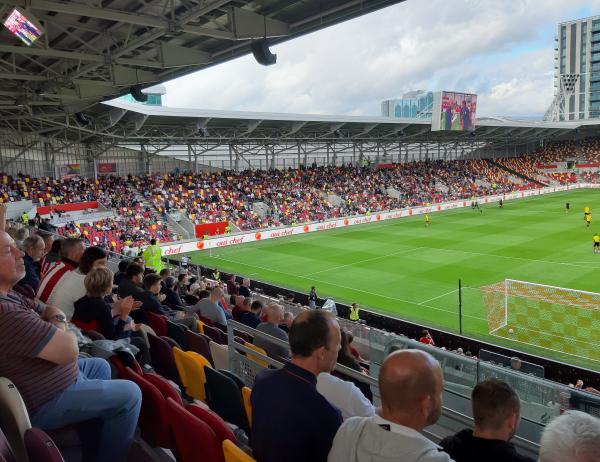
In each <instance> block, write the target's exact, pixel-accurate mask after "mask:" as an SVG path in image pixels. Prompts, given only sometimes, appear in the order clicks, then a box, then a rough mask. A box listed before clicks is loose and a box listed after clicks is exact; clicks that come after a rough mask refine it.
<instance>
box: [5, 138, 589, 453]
mask: <svg viewBox="0 0 600 462" xmlns="http://www.w3.org/2000/svg"><path fill="white" fill-rule="evenodd" d="M582 146H584V148H583V150H581V149H580V150H579V151H577V152H584V153H585V155H586V157H585V158H579V159H576V160H577V161H578V162H580V163H593V162H595V161H596V160H597V159H598V157H600V156H598V154H597V150H598V147H599V146H600V143H598V142H597V141H595V140H586V141H585V142H584V143H582ZM573 149H574V148H573V146H571V144H569V143H561V144H558V145H557V144H550V145H548V146H547V147H546V149H545V150H544V151H536V153H535V154H534V155H531V156H519V157H511V158H495V159H494V160H493V161H491V160H481V159H479V160H458V161H457V160H455V161H445V160H438V161H422V162H411V163H403V164H395V165H392V166H391V168H380V169H377V168H357V167H352V166H344V167H311V168H306V169H297V170H276V171H260V172H253V173H254V174H253V175H249V174H248V173H249V172H240V173H233V172H219V173H201V174H194V173H189V172H184V173H180V174H177V173H172V174H161V175H145V176H130V177H127V178H117V177H104V178H101V179H99V180H94V181H91V180H85V179H80V180H76V181H71V180H69V181H67V180H61V181H58V180H49V179H42V178H33V177H30V176H25V175H19V176H16V177H11V176H8V175H5V176H4V177H3V178H4V181H3V184H2V185H1V188H2V190H1V194H2V200H3V201H4V202H11V203H12V202H18V201H20V200H25V199H28V200H33V201H34V203H35V204H36V205H37V206H40V207H42V206H45V205H48V204H50V205H52V206H53V207H54V211H53V213H52V217H53V218H56V217H58V218H62V219H63V220H62V222H60V220H58V221H57V223H56V224H55V225H54V226H56V228H57V230H58V232H57V234H58V235H59V236H65V237H66V236H81V237H84V238H85V240H86V241H87V243H88V244H96V245H99V246H101V247H104V248H107V249H110V250H112V251H116V252H123V251H124V249H125V248H127V247H130V248H133V247H142V246H144V245H146V244H147V243H148V242H149V240H150V239H151V238H158V239H159V240H161V241H162V242H166V241H167V242H168V241H169V240H170V239H173V238H174V237H175V236H174V235H172V233H171V230H170V229H169V228H168V227H167V225H166V221H165V218H164V216H165V213H166V212H167V210H166V209H165V204H166V202H165V201H168V203H169V207H170V208H172V209H178V208H181V209H182V210H184V211H185V213H186V214H187V216H188V217H189V219H190V221H191V222H192V223H194V224H199V223H204V222H210V221H227V222H230V223H231V224H232V225H233V226H234V227H235V228H237V229H240V230H244V229H261V228H265V227H272V226H278V225H282V224H288V225H289V224H292V223H302V222H305V221H315V220H317V221H318V220H324V219H328V218H334V217H341V216H351V215H353V214H365V213H369V212H371V211H380V210H390V209H395V208H399V207H405V206H414V205H423V204H427V203H435V202H441V201H447V200H455V199H467V198H469V197H471V196H473V195H477V196H481V195H486V194H492V193H499V192H510V191H515V190H525V189H532V188H538V187H540V185H541V183H543V182H544V181H548V182H552V181H555V182H556V183H574V182H580V181H586V182H598V180H599V179H600V176H599V174H598V172H597V171H594V170H589V171H578V172H568V171H558V172H548V171H547V170H548V169H545V168H541V167H540V166H541V165H542V164H541V163H540V162H542V161H543V162H545V163H548V162H556V163H561V162H567V161H570V160H572V159H571V156H572V155H573V152H575V151H574V150H573ZM507 172H508V173H511V172H512V173H511V174H507ZM365 179H367V181H365ZM140 196H142V197H143V199H144V201H147V203H148V204H149V205H143V203H142V201H140V200H139V197H140ZM336 198H337V199H339V200H336ZM94 201H96V202H99V203H100V204H101V205H102V207H104V209H106V210H111V211H112V212H114V215H113V216H111V217H105V216H102V217H101V218H100V219H97V220H92V221H91V222H87V221H85V220H84V219H82V218H81V217H79V216H78V217H77V218H76V219H77V220H78V221H77V222H75V221H69V220H68V219H66V220H65V218H68V217H65V215H66V213H63V212H62V211H61V210H60V206H61V205H64V204H73V203H79V202H94ZM253 202H263V203H264V204H266V206H267V210H268V212H267V213H266V214H265V215H264V216H261V215H259V214H258V213H256V212H255V211H254V210H253V208H252V204H253ZM59 215H60V216H59ZM42 219H43V216H40V217H37V216H36V217H34V218H33V219H32V220H31V221H30V222H29V223H28V225H29V228H27V227H24V224H23V223H19V222H18V221H17V222H15V221H10V222H9V223H8V226H7V229H8V230H9V232H10V233H11V234H12V235H14V236H15V237H17V238H19V242H20V243H22V242H23V240H24V238H25V236H26V235H27V234H32V235H35V234H36V233H40V235H42V236H44V233H47V231H46V230H45V229H44V228H43V220H42ZM36 226H39V227H40V228H39V229H38V228H37V227H36ZM26 229H29V231H25V230H26ZM223 231H224V230H223ZM46 250H48V249H44V252H45V251H46ZM114 263H115V262H113V264H114ZM190 270H191V268H190ZM180 271H184V272H185V271H186V270H185V269H181V270H180ZM224 277H225V276H224ZM227 277H228V276H227ZM180 279H181V285H180V287H178V290H179V293H180V294H183V295H184V296H185V297H192V299H193V300H196V299H194V298H193V297H194V295H197V294H198V293H199V292H198V291H199V290H200V289H202V290H204V289H210V288H211V287H212V286H215V285H217V284H218V283H219V281H210V280H207V279H202V280H201V281H200V283H199V284H197V287H196V288H195V289H194V290H191V284H192V283H191V282H188V281H187V279H186V278H180ZM228 282H231V281H228ZM81 284H83V280H82V281H81ZM230 285H231V288H230V290H231V291H232V292H235V290H237V285H236V284H230ZM221 287H222V288H224V289H226V288H229V285H227V286H226V285H225V284H221ZM251 298H252V299H253V300H261V301H262V302H263V304H264V305H265V306H269V305H273V304H274V303H280V304H282V305H283V306H284V308H285V311H286V312H289V313H291V315H292V316H295V315H298V314H299V313H301V312H303V311H304V310H306V309H307V307H303V306H299V305H298V304H294V303H293V302H286V301H282V300H277V299H272V298H269V297H266V296H263V295H261V294H258V293H256V292H252V293H251ZM229 299H230V293H228V292H225V294H224V296H223V297H222V300H229ZM219 306H222V307H225V306H226V305H225V304H224V303H221V302H220V303H219ZM223 309H225V308H223ZM149 323H150V324H151V325H152V327H153V328H154V332H155V333H156V334H158V336H155V335H154V334H153V333H152V332H151V333H148V334H147V335H146V338H147V342H148V345H149V346H150V347H151V348H150V364H151V365H152V367H153V368H154V371H155V372H156V373H158V374H161V375H162V376H163V377H165V380H170V382H167V381H162V382H161V380H163V379H162V377H161V376H156V377H152V380H150V377H148V378H147V377H146V376H147V375H148V374H144V369H143V368H142V367H141V366H140V365H139V364H138V363H137V362H136V360H135V359H133V358H128V359H127V361H128V362H129V364H130V367H131V368H127V367H126V365H125V363H123V361H122V359H118V358H116V357H113V359H111V362H112V363H113V364H115V365H117V366H118V371H119V372H118V375H119V377H121V378H129V379H132V380H133V381H134V382H135V383H137V384H138V386H139V387H140V388H141V389H142V411H141V414H140V421H139V426H140V428H141V429H142V433H141V439H142V440H143V441H144V442H145V443H146V444H148V445H150V446H151V447H155V450H160V449H158V448H161V447H162V448H165V449H168V448H178V450H179V451H181V452H180V453H179V452H178V455H177V457H178V460H186V456H184V455H183V454H185V453H186V451H188V450H190V449H189V448H191V446H190V445H191V442H190V441H189V440H188V439H187V438H189V437H190V436H189V435H188V436H185V435H183V434H182V435H176V437H175V440H171V439H169V438H168V437H167V435H166V434H165V432H166V431H167V430H166V429H171V428H173V427H172V425H173V422H172V418H173V416H175V415H177V416H178V417H177V418H178V419H179V418H183V416H185V419H187V420H189V421H190V422H193V425H194V426H195V427H194V428H196V427H198V428H200V427H202V429H203V430H202V431H203V432H204V437H203V438H205V439H206V441H207V442H208V443H207V444H209V447H210V448H212V449H210V451H212V454H213V456H214V457H215V460H224V459H223V458H224V457H225V455H224V454H223V448H222V445H221V443H222V442H223V440H224V439H227V438H222V437H220V436H219V434H218V429H219V426H218V425H217V424H216V423H215V421H213V422H212V424H211V423H210V422H207V421H206V420H203V418H202V412H200V411H197V412H192V411H193V410H194V408H190V407H189V405H185V403H186V402H187V401H189V400H191V399H196V400H199V401H200V402H204V403H205V404H204V405H205V406H208V407H211V408H212V409H213V410H214V411H215V412H217V414H219V415H220V416H221V418H224V419H225V420H227V421H228V422H229V424H234V427H235V428H237V429H238V430H239V432H241V433H240V434H239V435H238V433H236V436H235V441H233V440H232V438H229V439H231V440H232V441H233V442H234V443H235V444H237V445H239V446H240V447H241V448H242V451H243V449H246V451H248V448H247V447H245V446H244V441H245V438H246V437H247V436H248V434H249V433H250V432H251V428H250V424H251V422H252V421H253V419H252V417H253V416H252V414H251V411H249V408H250V406H249V396H250V395H249V392H248V390H249V389H250V388H251V387H252V386H253V381H254V377H255V376H256V374H257V373H258V372H259V371H260V370H262V369H263V368H265V367H281V365H282V364H283V363H285V362H286V361H288V359H287V358H282V357H280V356H277V355H272V356H269V355H268V354H267V352H266V351H265V350H264V349H261V348H258V347H256V346H255V345H254V344H253V338H254V339H256V338H258V337H260V338H261V339H263V341H264V342H267V343H268V342H275V343H276V342H277V341H279V342H281V341H280V340H275V339H274V338H273V337H270V336H268V335H267V334H265V333H261V332H259V331H256V330H254V329H251V328H248V327H247V326H245V325H243V324H239V323H235V322H233V321H228V324H229V325H228V327H227V331H228V334H227V336H226V335H225V334H224V333H223V332H222V331H220V330H219V329H216V328H214V327H211V326H210V323H209V322H208V321H206V322H205V323H203V324H200V327H199V328H198V331H199V332H201V333H195V332H192V331H190V330H188V328H187V327H185V326H182V325H180V324H174V323H172V322H170V321H168V320H167V319H165V318H164V317H162V316H160V315H154V313H152V316H150V318H149ZM339 323H340V325H341V326H342V328H343V329H344V330H345V331H347V332H349V333H352V334H353V335H354V338H355V339H356V340H355V342H354V343H353V345H355V346H356V348H357V349H358V353H359V355H358V357H356V359H357V360H358V358H360V359H361V360H362V361H363V362H361V363H360V365H358V364H359V363H358V361H354V360H353V361H351V362H352V368H351V369H349V368H348V367H344V366H343V365H338V368H339V370H338V371H337V372H336V375H338V376H339V377H342V378H344V379H345V380H350V381H353V382H354V383H355V384H356V385H357V386H359V388H361V389H364V390H368V393H371V391H372V392H373V393H372V395H369V398H371V399H373V400H374V401H376V402H378V400H379V390H378V388H377V384H376V382H375V378H376V377H377V375H378V372H379V367H380V365H381V360H382V358H383V356H384V355H385V354H386V353H387V352H389V351H392V350H393V349H394V348H402V349H406V348H409V349H422V350H424V351H427V352H428V353H429V354H432V355H433V356H434V357H436V359H438V360H439V361H440V363H441V365H442V370H443V373H444V376H445V381H446V385H445V388H446V390H447V392H448V393H451V394H452V395H453V396H454V398H453V399H450V400H449V405H453V406H457V407H461V405H459V404H457V403H458V401H460V400H463V401H464V400H468V399H469V396H470V392H471V390H472V388H473V387H474V386H475V385H476V384H477V383H478V382H480V381H483V380H485V379H487V378H489V377H496V378H499V379H501V380H504V381H506V382H507V383H510V384H511V385H512V386H513V387H514V388H515V390H517V392H518V393H519V396H520V398H521V406H522V414H523V416H524V418H526V419H527V421H528V422H529V423H527V425H524V427H525V428H524V430H523V431H524V433H523V435H522V437H521V438H522V439H523V440H519V444H518V447H519V449H520V450H524V451H526V452H527V451H529V455H531V454H535V452H536V451H537V449H536V446H535V444H534V445H533V447H531V446H528V445H527V443H526V442H525V440H528V441H530V442H531V441H533V442H534V443H535V442H536V441H538V437H539V434H540V431H541V429H542V428H543V426H544V425H545V424H546V423H547V422H548V421H550V420H551V419H552V418H553V417H555V416H558V415H560V413H561V412H563V411H565V410H567V409H586V410H587V411H588V412H590V413H592V414H594V413H597V412H598V408H600V405H599V404H598V398H596V393H598V392H597V390H596V389H595V388H594V387H593V386H592V387H584V386H583V384H582V383H579V382H578V381H577V377H569V378H567V380H568V381H569V382H571V383H576V385H573V386H572V387H569V386H566V385H561V384H558V383H556V382H549V381H547V380H544V379H542V378H535V377H531V376H526V375H525V374H522V373H518V372H515V371H513V370H508V369H507V368H506V367H505V366H502V365H498V364H493V363H489V362H485V361H482V360H480V359H478V358H475V357H472V356H471V357H469V355H465V354H464V353H463V352H462V351H460V350H456V351H455V352H450V351H447V350H446V347H445V345H444V344H443V342H439V343H438V342H437V341H436V345H435V346H432V345H425V344H423V343H422V342H418V341H417V339H415V340H410V339H408V338H403V337H397V336H392V337H390V335H389V334H384V333H382V332H378V331H377V330H375V329H372V328H369V327H368V326H365V325H364V324H361V323H355V322H349V321H347V320H344V319H339ZM287 327H288V328H289V325H288V326H287ZM132 328H135V329H138V327H135V325H134V324H132ZM83 334H85V332H84V333H83ZM98 335H99V334H98ZM89 337H90V338H101V337H102V336H101V335H100V336H99V337H97V336H96V334H94V333H93V332H90V333H89ZM259 343H260V342H259ZM284 344H285V342H284ZM344 351H345V352H346V350H344ZM378 355H379V356H378ZM347 356H348V354H346V356H345V358H347ZM232 358H233V362H232ZM365 359H366V361H367V362H366V363H365V362H364V360H365ZM338 360H339V359H338ZM131 361H133V362H131ZM344 361H346V359H344ZM344 364H346V365H348V364H350V363H349V362H345V363H344ZM132 374H135V376H133V375H132ZM140 374H141V375H140ZM228 374H233V375H228ZM237 381H239V383H238V382H237ZM168 383H169V385H166V384H168ZM225 383H226V384H227V386H226V387H224V385H223V384H225ZM361 385H362V387H361ZM592 385H593V384H592ZM165 386H166V387H169V388H165ZM243 386H245V387H246V388H245V390H246V391H245V392H242V387H243ZM161 387H162V388H161ZM225 391H226V392H225ZM173 393H175V395H173ZM449 396H450V395H449ZM457 396H458V397H460V399H458V398H456V397H457ZM167 398H169V399H173V398H176V400H175V401H176V403H175V404H177V406H179V407H175V406H174V405H173V403H171V402H170V401H169V400H167ZM457 400H458V401H457ZM177 401H179V402H177ZM181 403H184V406H183V407H182V404H181ZM186 412H187V414H184V413H186ZM249 412H250V413H249ZM445 412H447V413H448V415H451V413H450V411H445ZM188 414H190V415H188ZM192 417H193V419H196V420H193V419H192ZM204 417H205V419H208V417H206V415H204ZM187 420H186V421H187ZM209 420H210V419H209ZM198 421H200V424H198ZM532 422H533V423H535V424H533V423H532ZM203 424H204V425H203ZM6 425H9V426H10V425H11V424H10V423H8V424H5V426H6ZM177 425H179V422H178V423H177ZM471 425H472V423H471ZM207 429H208V430H211V431H212V433H210V432H209V431H208V430H207ZM4 430H5V431H6V429H4ZM450 430H457V428H456V427H454V426H453V427H451V428H446V429H445V430H444V431H445V433H444V432H443V431H442V433H443V435H446V436H447V435H448V434H450ZM169 431H170V430H169ZM236 431H237V430H236ZM182 432H183V430H182ZM213 435H216V436H215V437H213ZM240 435H241V438H239V436H240ZM443 435H440V436H443ZM430 437H431V438H432V439H434V441H437V440H436V439H435V438H434V437H432V436H430ZM42 440H43V435H42ZM9 442H10V439H9ZM15 444H16V443H15ZM60 444H61V442H60V441H59V442H58V445H59V447H60ZM48 448H49V449H51V445H49V446H48ZM12 450H13V451H15V450H21V451H23V450H25V449H24V446H21V447H20V448H14V447H13V448H12ZM210 451H209V452H210ZM234 452H236V451H234ZM213 456H211V457H213ZM240 457H241V456H240ZM248 457H250V456H248ZM209 458H210V457H209ZM249 460H250V459H249Z"/></svg>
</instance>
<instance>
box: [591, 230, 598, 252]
mask: <svg viewBox="0 0 600 462" xmlns="http://www.w3.org/2000/svg"><path fill="white" fill-rule="evenodd" d="M592 241H593V242H594V253H600V234H598V233H596V234H594V237H592Z"/></svg>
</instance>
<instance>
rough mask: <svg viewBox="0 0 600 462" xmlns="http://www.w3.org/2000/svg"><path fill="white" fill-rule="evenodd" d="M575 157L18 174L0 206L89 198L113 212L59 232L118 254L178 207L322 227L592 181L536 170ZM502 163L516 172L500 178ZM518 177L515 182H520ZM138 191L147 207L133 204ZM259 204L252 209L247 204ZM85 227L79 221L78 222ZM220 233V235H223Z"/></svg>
mask: <svg viewBox="0 0 600 462" xmlns="http://www.w3.org/2000/svg"><path fill="white" fill-rule="evenodd" d="M567 159H568V160H571V159H578V160H579V161H585V162H592V163H593V162H598V161H600V139H598V138H588V139H585V140H582V141H580V142H579V143H577V144H576V143H575V142H571V141H561V142H553V143H548V144H547V145H545V146H544V147H542V148H540V149H538V150H536V151H535V152H533V153H532V154H531V155H522V156H517V157H504V158H502V157H500V158H495V159H494V162H490V161H488V160H485V159H476V160H452V161H447V160H435V161H418V162H407V163H400V164H393V165H391V166H390V168H376V166H374V165H370V166H368V167H357V166H353V165H351V164H350V165H345V166H331V167H317V166H316V165H313V166H312V167H309V168H304V167H303V168H298V169H291V168H290V169H285V170H260V171H254V170H246V171H242V172H232V171H222V172H208V171H206V172H201V173H192V172H183V173H168V174H150V175H142V176H133V175H129V176H128V177H114V176H105V177H100V178H98V179H95V180H94V179H86V178H79V177H75V178H69V179H65V180H54V179H50V178H34V177H31V176H29V175H26V174H18V175H16V176H14V177H13V176H10V175H6V174H0V179H1V182H0V202H7V201H18V200H22V199H30V200H32V201H33V202H34V203H35V204H36V205H39V206H43V205H52V206H54V209H55V212H57V211H58V213H59V214H60V205H61V204H66V203H73V202H84V201H98V202H100V203H101V204H102V205H103V206H105V207H107V208H108V209H111V210H113V211H114V213H115V216H113V217H109V218H103V219H101V220H99V221H95V222H92V223H80V222H74V221H73V222H70V223H67V225H66V226H61V227H59V228H58V232H59V233H60V234H63V235H65V236H70V237H72V236H78V237H79V236H81V237H82V238H85V239H86V240H87V241H88V242H89V243H90V244H91V245H98V246H102V247H104V248H106V249H109V250H114V251H117V252H121V251H123V249H127V248H137V247H139V246H144V245H147V243H148V241H149V240H150V239H152V238H155V239H158V240H159V241H160V242H169V241H172V240H175V239H176V238H177V237H176V236H173V235H172V233H171V232H170V231H169V228H168V227H167V225H166V222H165V217H164V214H166V213H168V212H171V211H174V210H182V211H184V212H185V214H186V215H187V217H188V218H189V219H190V220H191V221H192V222H193V223H195V224H202V223H210V222H228V223H229V224H231V225H232V226H233V227H235V229H240V230H244V231H247V230H252V229H260V228H269V227H274V226H282V225H293V224H300V223H304V222H308V221H321V220H326V219H332V218H338V217H341V216H351V215H357V214H365V213H370V212H379V211H387V210H391V209H397V208H403V207H407V206H420V205H425V204H430V203H436V202H441V201H447V200H457V199H468V198H469V197H471V196H484V195H488V194H494V193H508V192H510V191H514V190H525V189H532V188H537V187H541V185H542V183H551V182H552V183H553V182H558V183H561V184H570V183H574V182H577V181H591V182H598V181H600V176H599V175H598V173H596V172H593V173H591V172H590V173H581V174H575V173H548V172H547V170H546V171H545V170H544V169H541V168H539V165H540V164H548V163H552V162H558V161H564V160H567ZM501 166H504V167H506V168H508V169H510V170H512V171H514V172H516V173H518V175H510V174H507V171H506V170H505V169H504V168H502V167H501ZM519 175H521V176H522V177H520V176H519ZM140 194H141V195H143V196H144V197H145V199H146V200H147V201H148V202H149V203H150V204H151V206H150V207H148V206H147V205H146V206H144V205H142V204H141V203H140V202H139V201H138V199H137V198H138V197H139V195H140ZM257 202H260V203H264V205H265V207H264V209H260V210H255V207H254V204H255V203H257ZM81 221H84V220H81ZM223 231H225V229H223Z"/></svg>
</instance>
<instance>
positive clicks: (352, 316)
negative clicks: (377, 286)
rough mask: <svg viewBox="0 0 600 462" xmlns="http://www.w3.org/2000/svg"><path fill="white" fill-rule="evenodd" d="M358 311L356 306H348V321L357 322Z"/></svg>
mask: <svg viewBox="0 0 600 462" xmlns="http://www.w3.org/2000/svg"><path fill="white" fill-rule="evenodd" d="M359 311H360V308H359V307H358V305H356V307H354V306H352V305H350V321H358V320H359V319H360V318H359V315H358V312H359Z"/></svg>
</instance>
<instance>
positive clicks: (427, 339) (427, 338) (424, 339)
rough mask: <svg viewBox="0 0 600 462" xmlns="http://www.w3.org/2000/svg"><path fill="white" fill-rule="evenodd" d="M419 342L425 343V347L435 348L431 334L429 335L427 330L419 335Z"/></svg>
mask: <svg viewBox="0 0 600 462" xmlns="http://www.w3.org/2000/svg"><path fill="white" fill-rule="evenodd" d="M419 342H421V343H425V344H427V345H431V346H435V342H434V341H433V337H432V336H431V334H430V333H429V331H428V330H427V329H425V330H424V331H423V332H422V333H421V338H420V339H419Z"/></svg>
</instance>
